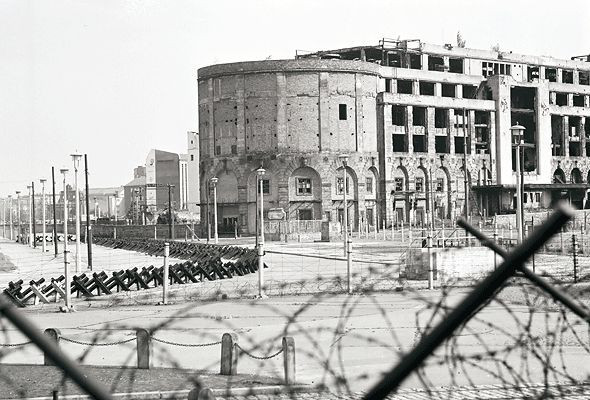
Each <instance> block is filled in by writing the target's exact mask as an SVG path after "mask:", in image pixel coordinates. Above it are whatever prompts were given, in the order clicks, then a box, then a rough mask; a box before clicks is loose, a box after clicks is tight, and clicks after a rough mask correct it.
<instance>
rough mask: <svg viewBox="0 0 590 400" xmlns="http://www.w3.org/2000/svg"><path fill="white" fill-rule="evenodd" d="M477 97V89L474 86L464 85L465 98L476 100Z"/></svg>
mask: <svg viewBox="0 0 590 400" xmlns="http://www.w3.org/2000/svg"><path fill="white" fill-rule="evenodd" d="M476 96H477V87H476V86H474V85H463V98H464V99H475V98H476Z"/></svg>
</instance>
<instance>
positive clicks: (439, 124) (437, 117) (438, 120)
mask: <svg viewBox="0 0 590 400" xmlns="http://www.w3.org/2000/svg"><path fill="white" fill-rule="evenodd" d="M448 113H449V110H447V109H445V108H435V109H434V127H435V128H447V127H448V121H447V115H448Z"/></svg>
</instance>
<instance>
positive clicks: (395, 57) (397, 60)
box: [387, 51, 402, 68]
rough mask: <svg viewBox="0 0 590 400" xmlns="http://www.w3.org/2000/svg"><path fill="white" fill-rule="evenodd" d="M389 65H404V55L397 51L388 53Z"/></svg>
mask: <svg viewBox="0 0 590 400" xmlns="http://www.w3.org/2000/svg"><path fill="white" fill-rule="evenodd" d="M387 65H388V66H390V67H396V68H401V66H402V55H401V54H400V53H398V52H395V51H390V52H388V53H387Z"/></svg>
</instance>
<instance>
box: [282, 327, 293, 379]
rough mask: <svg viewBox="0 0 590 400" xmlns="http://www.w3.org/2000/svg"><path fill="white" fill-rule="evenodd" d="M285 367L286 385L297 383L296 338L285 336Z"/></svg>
mask: <svg viewBox="0 0 590 400" xmlns="http://www.w3.org/2000/svg"><path fill="white" fill-rule="evenodd" d="M283 368H284V370H285V385H293V384H295V340H294V339H293V338H292V337H290V336H287V337H284V338H283Z"/></svg>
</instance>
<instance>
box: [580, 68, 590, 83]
mask: <svg viewBox="0 0 590 400" xmlns="http://www.w3.org/2000/svg"><path fill="white" fill-rule="evenodd" d="M579 77H580V78H579V81H580V85H590V71H580V75H579Z"/></svg>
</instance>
